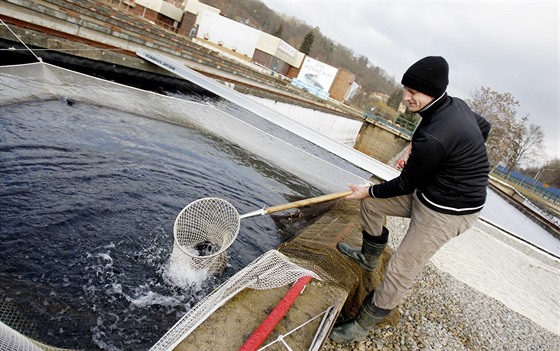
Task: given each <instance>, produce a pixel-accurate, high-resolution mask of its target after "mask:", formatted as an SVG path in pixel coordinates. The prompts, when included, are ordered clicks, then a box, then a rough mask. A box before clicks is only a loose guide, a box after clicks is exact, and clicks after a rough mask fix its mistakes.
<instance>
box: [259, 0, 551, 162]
mask: <svg viewBox="0 0 560 351" xmlns="http://www.w3.org/2000/svg"><path fill="white" fill-rule="evenodd" d="M261 1H263V2H264V3H265V4H266V5H267V6H268V7H269V8H270V9H272V10H274V11H276V12H278V13H283V14H286V15H288V16H293V17H296V18H298V19H300V20H302V21H304V22H306V23H307V24H308V25H310V26H312V27H319V28H320V30H321V33H322V34H323V35H325V36H326V37H328V38H330V39H332V40H333V41H335V42H338V43H339V44H341V45H344V46H346V47H348V48H349V49H352V50H353V51H354V52H355V53H356V54H357V55H363V56H365V57H367V58H368V59H369V61H370V62H371V63H372V64H374V65H375V66H379V67H380V68H382V69H383V70H385V71H386V72H387V73H388V75H389V76H391V77H393V78H394V79H395V81H397V82H399V83H400V81H401V78H402V74H403V73H404V72H405V71H406V69H407V68H408V67H410V65H412V64H413V63H414V62H416V61H418V60H419V59H421V58H423V57H425V56H443V57H444V58H445V59H446V60H447V61H448V63H449V67H450V73H449V80H450V83H449V87H448V90H447V91H448V93H449V95H451V96H456V97H459V98H462V99H472V97H473V94H474V92H476V91H478V90H479V89H480V87H487V88H490V89H491V90H493V91H496V92H498V93H501V94H505V93H510V94H511V95H512V96H513V97H514V98H515V99H516V100H517V101H519V106H518V107H517V108H516V110H517V116H518V117H519V118H521V117H524V116H526V115H527V114H528V115H529V124H536V125H539V126H540V127H541V128H542V130H543V132H544V134H545V140H544V147H545V157H543V160H542V161H543V162H542V163H545V162H546V161H549V160H551V159H553V158H559V159H560V142H559V139H560V117H559V105H560V91H559V85H560V76H559V68H558V66H559V60H558V56H559V43H558V42H559V27H558V26H559V17H560V5H559V1H558V0H556V1H452V0H448V1H424V0H416V1H413V0H409V1H399V0H394V1H375V0H261Z"/></svg>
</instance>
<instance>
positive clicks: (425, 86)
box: [401, 56, 449, 98]
mask: <svg viewBox="0 0 560 351" xmlns="http://www.w3.org/2000/svg"><path fill="white" fill-rule="evenodd" d="M401 84H402V85H404V86H405V87H408V88H411V89H414V90H417V91H419V92H421V93H424V94H426V95H428V96H431V97H436V98H437V97H440V96H441V95H442V94H443V93H444V92H445V90H446V89H447V84H449V65H448V64H447V61H445V59H444V58H443V57H440V56H428V57H424V58H423V59H421V60H419V61H418V62H416V63H415V64H413V65H412V66H410V68H409V69H408V70H407V71H406V72H405V73H404V75H403V78H402V80H401Z"/></svg>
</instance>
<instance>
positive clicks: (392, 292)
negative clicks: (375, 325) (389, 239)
mask: <svg viewBox="0 0 560 351" xmlns="http://www.w3.org/2000/svg"><path fill="white" fill-rule="evenodd" d="M479 214H480V213H474V214H470V215H464V216H455V215H447V214H443V213H439V212H435V211H433V210H431V209H430V208H428V207H426V206H425V205H424V204H423V203H422V202H420V200H418V197H417V196H416V193H414V194H411V195H404V196H398V197H392V198H387V199H379V198H366V199H363V200H362V201H361V213H360V222H361V225H362V228H363V229H364V230H365V231H366V232H368V233H369V234H371V235H374V236H376V235H381V231H382V228H383V224H384V223H385V216H395V217H406V218H410V219H411V221H410V226H409V227H408V231H407V232H406V235H405V236H404V238H403V240H402V242H401V244H400V245H399V247H398V248H397V249H396V250H395V252H394V253H393V256H392V257H391V260H390V261H389V265H388V267H387V272H386V273H385V278H384V279H383V283H382V284H381V285H380V286H379V287H378V288H376V289H375V293H374V296H373V303H374V304H375V306H377V307H379V308H384V309H393V308H395V307H397V305H398V304H399V302H400V301H401V300H402V298H403V296H404V295H405V293H406V292H407V291H408V289H409V288H410V286H411V285H412V283H413V282H414V279H415V278H416V275H418V273H419V272H420V270H421V269H422V268H423V267H424V266H425V265H426V264H427V263H428V261H429V260H430V258H431V257H432V256H433V255H434V254H435V253H436V252H437V250H439V249H440V248H441V247H442V246H443V244H445V243H446V242H447V241H449V240H451V239H452V238H454V237H455V236H457V235H459V234H461V233H463V232H464V231H466V230H467V229H469V228H470V227H472V225H473V224H474V223H475V222H476V221H477V220H478V216H479Z"/></svg>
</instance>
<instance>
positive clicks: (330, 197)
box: [264, 190, 354, 214]
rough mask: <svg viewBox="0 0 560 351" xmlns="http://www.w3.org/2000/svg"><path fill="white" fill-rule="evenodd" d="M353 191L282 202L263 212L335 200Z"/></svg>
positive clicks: (267, 212)
mask: <svg viewBox="0 0 560 351" xmlns="http://www.w3.org/2000/svg"><path fill="white" fill-rule="evenodd" d="M353 192H354V191H352V190H346V191H341V192H338V193H332V194H327V195H321V196H317V197H312V198H310V199H304V200H299V201H294V202H289V203H287V204H283V205H276V206H271V207H268V208H265V209H264V214H269V213H274V212H280V211H284V210H289V209H291V208H297V207H303V206H309V205H314V204H318V203H321V202H326V201H331V200H336V199H340V198H343V197H346V196H348V195H352V193H353Z"/></svg>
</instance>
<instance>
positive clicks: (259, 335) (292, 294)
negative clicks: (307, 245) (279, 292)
mask: <svg viewBox="0 0 560 351" xmlns="http://www.w3.org/2000/svg"><path fill="white" fill-rule="evenodd" d="M310 280H311V276H308V275H306V276H304V277H301V278H299V279H298V281H297V282H296V283H295V284H294V285H293V286H292V287H291V288H290V290H289V291H288V292H287V293H286V295H284V297H283V298H282V300H280V302H278V304H277V305H276V306H275V307H274V309H273V310H272V312H270V314H269V315H268V316H267V317H266V319H265V320H264V321H262V323H261V325H259V326H258V327H257V329H255V331H254V332H253V334H251V336H250V337H249V339H247V341H245V343H244V344H243V345H242V346H241V348H239V351H254V350H257V349H258V348H259V346H261V344H262V343H263V342H264V341H265V340H266V338H268V335H269V334H270V333H271V332H272V330H274V328H275V327H276V325H277V324H278V322H280V320H281V319H282V318H283V317H284V315H285V314H286V312H288V310H289V309H290V307H291V306H292V304H293V303H294V301H295V300H296V299H297V297H298V296H299V295H300V294H301V292H302V290H303V288H304V287H305V286H306V285H307V283H309V281H310Z"/></svg>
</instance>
